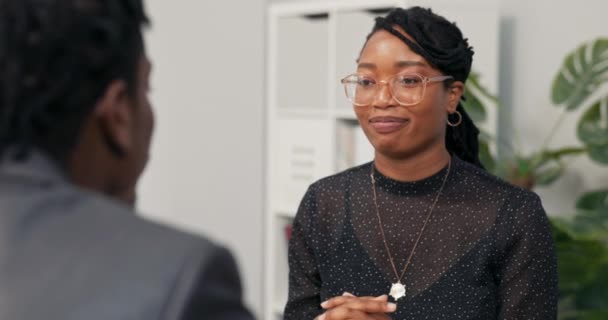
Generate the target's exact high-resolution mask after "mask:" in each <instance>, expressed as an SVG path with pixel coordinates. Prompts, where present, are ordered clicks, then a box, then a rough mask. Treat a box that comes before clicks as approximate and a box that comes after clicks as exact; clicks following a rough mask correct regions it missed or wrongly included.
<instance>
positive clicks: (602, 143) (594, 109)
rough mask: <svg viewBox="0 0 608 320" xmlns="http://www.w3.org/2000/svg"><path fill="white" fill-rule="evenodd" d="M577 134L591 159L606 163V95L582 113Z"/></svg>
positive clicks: (607, 126) (607, 129)
mask: <svg viewBox="0 0 608 320" xmlns="http://www.w3.org/2000/svg"><path fill="white" fill-rule="evenodd" d="M602 109H603V111H604V115H602ZM577 134H578V138H579V139H580V140H581V141H582V142H584V143H585V144H587V149H588V152H589V156H590V157H591V159H593V160H595V161H596V162H599V163H600V164H608V97H606V98H603V99H602V100H600V101H598V102H596V103H595V104H593V105H592V106H591V107H590V108H589V110H587V111H586V112H585V114H583V116H582V118H581V119H580V121H579V123H578V128H577Z"/></svg>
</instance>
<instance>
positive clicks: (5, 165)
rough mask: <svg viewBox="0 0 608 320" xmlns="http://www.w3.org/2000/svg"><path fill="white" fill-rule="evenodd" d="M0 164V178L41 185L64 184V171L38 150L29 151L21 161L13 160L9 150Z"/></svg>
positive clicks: (65, 180) (65, 177) (65, 176)
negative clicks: (11, 178)
mask: <svg viewBox="0 0 608 320" xmlns="http://www.w3.org/2000/svg"><path fill="white" fill-rule="evenodd" d="M6 154H7V156H5V157H4V158H3V159H2V161H1V162H0V176H12V177H21V178H27V179H32V180H38V181H40V182H43V183H53V182H55V183H65V182H67V181H68V178H67V175H66V173H65V171H64V170H63V169H62V168H60V166H59V165H58V164H57V163H56V162H54V161H53V160H52V159H51V158H50V157H49V156H47V155H46V154H45V153H44V152H42V151H40V150H31V151H30V152H29V153H28V156H27V157H26V158H25V159H23V160H20V161H18V160H15V159H14V157H12V156H11V155H13V154H14V153H13V152H11V151H10V150H9V152H7V153H6Z"/></svg>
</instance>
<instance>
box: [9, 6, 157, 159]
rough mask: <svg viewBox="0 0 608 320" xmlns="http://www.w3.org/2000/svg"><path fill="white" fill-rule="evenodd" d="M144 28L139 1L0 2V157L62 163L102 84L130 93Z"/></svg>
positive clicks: (134, 82)
mask: <svg viewBox="0 0 608 320" xmlns="http://www.w3.org/2000/svg"><path fill="white" fill-rule="evenodd" d="M147 23H148V19H147V17H146V15H145V12H144V8H143V4H142V1H141V0H112V1H107V0H0V159H2V158H4V156H5V155H6V154H7V153H8V150H9V149H10V150H13V149H15V150H18V151H17V152H16V153H15V154H16V156H17V158H20V159H23V158H25V157H26V156H27V154H28V153H29V151H30V150H31V149H33V148H40V149H41V150H43V151H45V152H47V153H48V154H49V155H50V156H51V157H52V158H54V159H55V160H56V161H58V162H65V160H66V158H67V156H68V154H69V152H70V151H71V150H72V148H73V146H74V145H75V143H76V142H77V138H78V136H79V133H80V130H81V127H82V125H83V122H84V119H85V118H86V117H87V116H88V115H89V114H90V112H91V111H92V110H93V107H94V105H95V102H96V101H97V100H98V99H99V98H100V97H101V95H102V94H103V92H104V90H105V89H106V87H107V86H108V85H109V83H110V82H111V81H113V80H116V79H124V80H125V82H126V83H127V86H128V90H129V93H130V94H133V93H134V92H135V87H136V81H137V78H136V74H137V65H138V64H137V62H138V60H139V59H140V57H141V55H142V52H143V39H142V34H141V27H142V25H146V24H147ZM11 155H13V153H12V152H11Z"/></svg>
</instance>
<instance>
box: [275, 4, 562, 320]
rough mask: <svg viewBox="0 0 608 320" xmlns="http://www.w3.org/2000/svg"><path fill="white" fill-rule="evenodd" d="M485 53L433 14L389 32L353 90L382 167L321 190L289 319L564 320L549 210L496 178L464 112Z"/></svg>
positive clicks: (295, 242) (311, 193) (299, 239)
mask: <svg viewBox="0 0 608 320" xmlns="http://www.w3.org/2000/svg"><path fill="white" fill-rule="evenodd" d="M472 56H473V51H472V49H471V47H470V46H469V44H468V41H467V40H466V39H464V38H463V36H462V33H461V32H460V30H459V29H458V27H456V25H455V24H453V23H450V22H449V21H447V20H446V19H445V18H443V17H441V16H439V15H436V14H435V13H433V12H432V11H431V10H430V9H424V8H420V7H413V8H409V9H406V10H404V9H394V10H392V11H391V12H390V13H388V15H387V16H386V17H382V18H378V19H377V20H376V24H375V26H374V28H373V30H372V32H371V34H370V35H369V36H368V38H367V41H366V43H365V45H364V47H363V50H362V51H361V53H360V56H359V59H358V61H357V70H356V72H355V73H354V74H351V75H348V76H346V77H345V78H344V79H343V80H342V84H343V85H344V87H345V91H346V96H347V98H348V99H349V100H350V101H351V102H352V104H353V105H354V107H353V108H354V109H355V113H356V115H357V118H358V120H359V123H360V125H361V128H362V129H363V131H364V132H365V134H366V136H367V138H368V140H369V141H370V143H371V144H372V146H373V147H374V149H375V155H374V160H373V162H371V163H367V164H364V165H361V166H358V167H355V168H351V169H349V170H346V171H344V172H341V173H338V174H336V175H334V176H331V177H327V178H324V179H321V180H320V181H317V182H315V183H314V184H312V185H311V186H310V187H309V189H308V191H307V192H306V194H305V195H304V198H303V200H302V202H301V204H300V208H299V210H298V212H297V215H296V218H295V222H294V229H293V233H292V238H291V240H290V244H289V267H290V271H289V297H288V299H289V300H288V302H287V305H286V307H285V319H289V320H296V319H302V320H304V319H307V320H308V319H313V318H315V319H318V320H336V319H376V320H378V319H399V320H401V319H433V320H441V319H450V320H452V319H480V320H481V319H484V320H488V319H555V318H556V309H557V307H556V305H557V275H556V259H555V254H554V248H553V242H552V237H551V230H550V226H549V223H548V219H547V216H546V214H545V212H544V210H543V208H542V205H541V202H540V199H539V197H538V196H537V195H535V194H534V193H532V192H529V191H526V190H523V189H520V188H518V187H515V186H512V185H509V184H508V183H505V182H503V181H501V180H499V179H498V178H496V177H494V176H492V175H490V174H489V173H487V172H486V171H485V170H484V169H483V166H482V165H481V163H480V161H479V157H478V140H477V135H478V133H479V131H478V129H477V128H476V127H475V125H474V124H473V122H472V121H471V119H470V118H469V116H468V115H467V113H466V112H465V110H464V109H463V108H462V105H461V103H460V100H461V99H462V98H463V90H464V82H465V81H466V79H467V77H468V75H469V72H470V70H471V63H472Z"/></svg>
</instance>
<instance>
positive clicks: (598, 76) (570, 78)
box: [551, 38, 608, 110]
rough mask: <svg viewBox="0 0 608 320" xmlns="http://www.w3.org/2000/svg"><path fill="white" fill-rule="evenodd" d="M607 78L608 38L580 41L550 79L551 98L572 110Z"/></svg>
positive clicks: (557, 103) (555, 102) (607, 79)
mask: <svg viewBox="0 0 608 320" xmlns="http://www.w3.org/2000/svg"><path fill="white" fill-rule="evenodd" d="M606 81H608V39H606V38H600V39H597V40H595V41H593V42H591V43H586V44H583V45H582V46H580V47H578V48H577V49H576V50H574V52H572V53H570V54H568V56H566V59H565V60H564V63H563V64H562V67H561V68H560V70H559V72H558V74H557V76H556V77H555V79H554V80H553V86H552V94H551V98H552V100H553V103H554V104H556V105H565V107H566V109H567V110H575V109H576V108H578V107H579V106H580V105H581V104H582V103H583V101H585V100H586V99H587V98H588V97H589V96H590V95H591V94H592V93H593V92H594V91H595V90H597V89H598V88H599V86H600V85H602V84H603V83H604V82H606Z"/></svg>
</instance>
